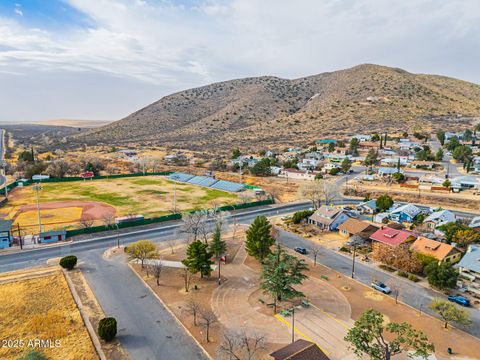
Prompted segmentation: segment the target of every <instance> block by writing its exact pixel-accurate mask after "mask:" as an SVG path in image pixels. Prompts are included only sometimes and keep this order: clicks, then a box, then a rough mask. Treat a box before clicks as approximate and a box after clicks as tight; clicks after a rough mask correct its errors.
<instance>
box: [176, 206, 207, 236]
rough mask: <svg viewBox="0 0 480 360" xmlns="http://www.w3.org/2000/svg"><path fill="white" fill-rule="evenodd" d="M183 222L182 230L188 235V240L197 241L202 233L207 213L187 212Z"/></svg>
mask: <svg viewBox="0 0 480 360" xmlns="http://www.w3.org/2000/svg"><path fill="white" fill-rule="evenodd" d="M182 220H183V224H182V227H181V231H182V232H183V233H185V234H187V236H188V241H189V242H190V241H196V240H198V237H199V236H201V235H202V230H203V229H202V228H203V226H204V223H205V213H204V212H202V211H196V212H194V213H190V214H186V215H185V216H183V218H182Z"/></svg>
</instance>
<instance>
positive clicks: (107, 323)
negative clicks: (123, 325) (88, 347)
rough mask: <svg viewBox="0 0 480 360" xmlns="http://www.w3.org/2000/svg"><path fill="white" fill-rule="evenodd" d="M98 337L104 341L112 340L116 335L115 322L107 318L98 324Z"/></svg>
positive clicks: (113, 319) (111, 318)
mask: <svg viewBox="0 0 480 360" xmlns="http://www.w3.org/2000/svg"><path fill="white" fill-rule="evenodd" d="M98 335H99V336H100V337H101V338H102V339H103V340H105V341H110V340H112V339H113V338H114V337H115V335H117V320H115V318H113V317H107V318H103V319H102V320H100V322H99V323H98Z"/></svg>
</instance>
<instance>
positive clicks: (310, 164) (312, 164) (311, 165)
mask: <svg viewBox="0 0 480 360" xmlns="http://www.w3.org/2000/svg"><path fill="white" fill-rule="evenodd" d="M318 165H320V161H319V160H317V159H303V160H302V161H301V162H299V163H298V164H297V167H298V169H299V170H304V171H305V170H313V169H316V168H317V167H318Z"/></svg>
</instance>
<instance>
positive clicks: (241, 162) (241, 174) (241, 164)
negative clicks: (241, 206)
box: [240, 159, 243, 183]
mask: <svg viewBox="0 0 480 360" xmlns="http://www.w3.org/2000/svg"><path fill="white" fill-rule="evenodd" d="M242 166H243V161H242V160H241V159H240V183H243V171H242Z"/></svg>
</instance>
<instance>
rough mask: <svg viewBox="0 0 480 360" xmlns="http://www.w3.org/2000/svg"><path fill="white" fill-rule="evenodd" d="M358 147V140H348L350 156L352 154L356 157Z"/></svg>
mask: <svg viewBox="0 0 480 360" xmlns="http://www.w3.org/2000/svg"><path fill="white" fill-rule="evenodd" d="M359 145H360V140H358V139H357V138H352V140H350V145H349V149H350V154H352V155H353V156H358V146H359Z"/></svg>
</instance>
